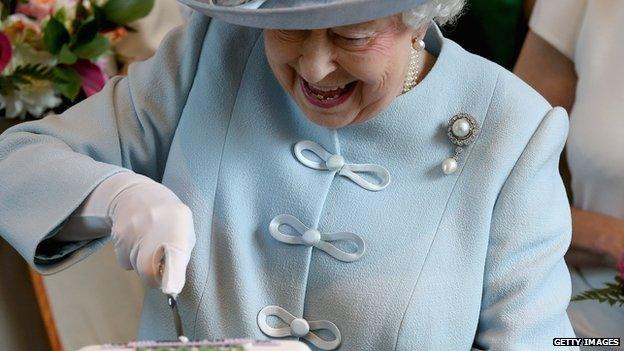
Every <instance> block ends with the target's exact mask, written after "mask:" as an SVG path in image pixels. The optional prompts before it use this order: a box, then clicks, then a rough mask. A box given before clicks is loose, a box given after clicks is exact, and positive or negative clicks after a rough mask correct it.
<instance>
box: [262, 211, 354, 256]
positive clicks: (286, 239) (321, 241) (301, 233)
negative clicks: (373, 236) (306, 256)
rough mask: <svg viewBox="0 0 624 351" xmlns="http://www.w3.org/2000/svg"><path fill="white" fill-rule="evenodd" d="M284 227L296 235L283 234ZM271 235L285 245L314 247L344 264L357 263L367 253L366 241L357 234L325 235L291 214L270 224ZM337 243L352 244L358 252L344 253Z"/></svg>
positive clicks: (281, 216) (280, 217) (282, 215)
mask: <svg viewBox="0 0 624 351" xmlns="http://www.w3.org/2000/svg"><path fill="white" fill-rule="evenodd" d="M282 226H288V227H291V228H292V229H293V230H294V232H295V233H296V234H295V235H290V234H287V233H284V232H282V230H281V229H280V228H281V227H282ZM269 233H271V236H272V237H273V238H274V239H275V240H278V241H281V242H283V243H284V244H289V245H305V246H312V247H314V248H317V249H319V250H321V251H324V252H326V253H327V254H328V255H330V256H332V257H333V258H335V259H337V260H340V261H343V262H353V261H356V260H358V259H360V257H362V255H364V252H365V251H366V244H365V243H364V240H363V239H362V238H361V237H360V236H359V235H357V234H354V233H348V232H341V233H331V234H323V233H321V232H320V231H318V230H316V229H314V228H308V227H307V226H306V225H305V224H303V223H302V222H301V221H300V220H298V219H297V218H296V217H295V216H292V215H289V214H281V215H279V216H277V217H275V218H273V219H272V220H271V223H269ZM336 241H347V242H351V243H352V244H353V245H355V247H356V248H357V250H356V251H355V252H347V251H343V250H342V249H339V248H338V247H337V246H335V245H334V244H332V242H336Z"/></svg>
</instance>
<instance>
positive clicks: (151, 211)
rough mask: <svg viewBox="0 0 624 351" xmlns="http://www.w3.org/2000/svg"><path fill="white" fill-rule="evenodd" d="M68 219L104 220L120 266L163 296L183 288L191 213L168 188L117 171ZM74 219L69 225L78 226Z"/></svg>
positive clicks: (63, 237) (191, 239)
mask: <svg viewBox="0 0 624 351" xmlns="http://www.w3.org/2000/svg"><path fill="white" fill-rule="evenodd" d="M72 217H75V218H83V219H84V218H94V217H95V218H99V217H104V218H106V219H107V221H108V223H109V226H110V228H111V230H110V233H111V236H112V240H113V244H114V248H115V253H116V255H117V261H118V262H119V264H120V265H121V266H122V267H123V268H124V269H128V270H130V269H134V270H135V271H136V272H137V273H138V274H139V277H141V279H142V280H143V282H144V283H145V284H147V285H148V286H151V287H160V288H161V289H162V291H163V292H164V293H165V294H173V295H177V294H179V293H180V292H181V291H182V288H183V287H184V282H185V275H186V267H187V265H188V263H189V260H190V258H191V251H192V250H193V247H194V246H195V230H194V227H193V216H192V213H191V210H190V209H189V208H188V207H187V206H186V205H185V204H183V203H182V202H181V201H180V199H179V198H178V197H177V196H176V195H175V194H174V193H173V192H172V191H171V190H169V189H168V188H167V187H165V186H164V185H162V184H160V183H157V182H155V181H153V180H152V179H150V178H148V177H145V176H142V175H139V174H136V173H133V172H122V173H118V174H115V175H113V176H111V177H109V178H108V179H106V180H104V181H103V182H102V183H101V184H100V185H98V187H97V188H96V189H95V190H93V192H92V193H91V194H90V195H89V197H88V198H87V199H86V200H85V201H84V202H83V205H82V206H81V207H80V208H79V209H78V210H77V211H76V214H74V215H73V216H72ZM75 222H76V221H74V224H73V225H70V226H69V227H73V228H76V227H77V226H76V225H75ZM72 232H74V233H76V232H77V231H76V230H73V231H72ZM83 233H84V232H83ZM70 235H75V234H70ZM83 235H84V234H83ZM68 236H69V235H68V234H67V233H65V234H62V235H61V240H68V239H69V238H68ZM82 239H84V238H82ZM161 261H162V262H163V263H164V266H162V272H159V268H160V265H161ZM160 273H162V276H161V274H160Z"/></svg>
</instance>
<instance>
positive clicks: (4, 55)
mask: <svg viewBox="0 0 624 351" xmlns="http://www.w3.org/2000/svg"><path fill="white" fill-rule="evenodd" d="M12 57H13V47H12V46H11V41H10V40H9V37H7V36H6V34H4V33H2V32H0V73H2V71H4V69H5V68H6V66H7V65H8V64H9V62H11V58H12Z"/></svg>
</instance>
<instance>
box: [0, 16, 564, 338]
mask: <svg viewBox="0 0 624 351" xmlns="http://www.w3.org/2000/svg"><path fill="white" fill-rule="evenodd" d="M427 44H428V45H427V47H428V48H429V50H431V51H432V52H433V53H434V54H436V55H438V60H437V62H436V64H435V66H434V67H433V69H432V70H431V72H430V73H429V74H428V75H427V77H426V78H425V79H424V80H423V82H422V83H421V84H419V85H418V86H417V87H416V88H414V89H413V90H412V91H410V92H409V93H407V94H405V95H402V96H400V97H398V98H397V99H396V100H395V101H394V102H393V104H392V105H391V106H390V107H389V108H388V109H387V110H386V111H385V112H383V113H381V114H380V115H379V116H377V117H376V118H374V119H372V120H371V121H369V122H366V123H364V124H361V125H356V126H349V127H345V128H341V129H338V130H330V129H326V128H322V127H319V126H317V125H315V124H313V123H312V122H310V121H309V120H307V119H306V117H305V116H304V115H303V114H302V113H301V112H300V111H299V110H298V108H297V106H296V105H295V104H294V102H293V101H292V100H291V99H290V97H289V96H288V94H287V93H285V92H284V91H283V90H282V89H281V87H280V86H279V84H278V83H277V81H276V80H275V78H274V76H273V74H272V72H271V70H270V68H269V66H268V64H267V62H266V59H265V55H264V46H263V40H262V36H261V31H259V30H255V29H249V28H243V27H236V26H232V25H228V24H224V23H222V22H217V21H213V22H212V23H210V20H209V19H208V18H206V17H202V16H201V15H194V17H193V19H192V21H191V23H190V24H189V25H188V28H187V29H186V30H178V31H176V32H174V33H173V34H171V35H170V36H169V37H168V39H167V40H166V41H165V43H164V44H163V46H162V48H161V49H160V50H159V52H158V53H157V55H156V56H155V57H154V58H152V59H150V60H148V61H147V62H145V63H140V64H136V65H133V66H132V67H131V69H130V73H129V76H128V77H127V78H115V79H113V80H112V81H111V82H110V83H109V84H108V85H107V86H106V88H105V89H104V90H103V91H102V92H101V93H100V94H98V95H96V96H95V97H93V98H91V99H89V100H87V101H86V102H84V103H82V104H79V105H78V106H76V107H74V108H72V109H71V110H69V111H68V112H66V113H64V114H63V115H60V116H54V117H48V118H45V119H44V120H42V121H37V122H32V123H27V124H22V125H19V126H17V127H14V128H13V129H11V130H9V131H7V132H6V133H4V134H3V135H2V136H1V137H0V179H1V180H2V182H1V183H0V200H1V201H0V233H1V234H2V236H3V237H4V238H5V239H6V240H7V241H8V242H10V243H11V244H12V245H13V246H14V247H15V248H16V249H17V250H18V251H19V252H20V253H21V254H22V255H23V256H24V257H25V258H26V259H27V260H28V261H30V262H33V263H34V265H35V266H36V267H37V268H38V269H39V270H40V271H42V272H46V273H53V272H56V271H58V270H60V269H63V268H65V267H67V266H69V265H71V264H73V263H75V262H77V261H79V260H80V259H82V258H84V257H85V256H86V255H88V254H90V253H91V252H93V251H94V250H96V249H97V248H98V247H100V246H101V242H99V241H92V242H80V243H75V244H74V245H69V246H64V247H62V248H59V245H58V243H55V242H54V240H53V239H52V240H47V241H45V243H44V244H41V245H39V248H38V251H37V255H35V251H36V248H37V246H38V244H39V243H40V242H41V241H42V240H43V239H44V238H46V237H48V238H49V237H51V236H52V235H53V234H54V233H55V232H56V230H57V229H58V228H59V226H60V225H62V223H63V221H64V220H65V219H66V218H67V217H68V216H69V215H70V214H71V213H72V212H73V211H74V210H75V209H76V208H77V207H78V206H79V205H80V203H81V202H82V201H83V200H84V199H85V197H86V196H87V195H88V194H89V193H90V192H91V191H92V189H93V188H94V187H96V186H97V185H98V184H99V183H100V182H101V181H102V180H103V179H105V178H107V177H109V176H110V175H112V174H114V173H116V172H119V171H120V170H121V169H122V168H121V167H125V168H130V169H133V170H134V171H135V172H140V173H143V174H146V175H148V176H150V177H152V178H153V179H156V180H159V181H162V182H163V184H165V185H166V186H168V187H169V188H171V189H172V190H173V191H174V192H175V193H176V194H177V195H178V196H179V197H180V198H181V199H182V201H184V202H185V203H186V204H188V205H189V206H190V207H191V209H192V210H193V213H194V218H195V228H196V233H197V246H196V247H195V250H194V253H193V258H192V260H191V263H190V266H189V269H188V276H187V285H186V287H185V290H184V291H183V293H182V295H181V297H180V304H181V312H182V319H183V324H184V327H185V331H186V333H187V334H188V336H189V337H191V338H221V337H238V336H240V337H255V338H266V336H265V335H264V334H263V333H262V332H261V331H260V329H259V327H258V323H257V316H258V313H259V311H260V310H261V309H263V308H264V307H265V306H269V305H275V306H279V307H281V308H283V309H285V310H287V311H288V312H289V313H290V314H292V315H293V316H295V317H299V318H304V319H306V320H308V321H312V320H325V321H330V322H332V323H334V324H335V325H336V326H337V328H338V329H339V331H340V334H341V336H342V344H341V346H340V348H339V349H340V350H417V349H418V350H420V349H422V350H425V349H428V350H469V349H470V348H471V347H473V346H474V347H475V348H479V349H492V350H503V349H504V350H546V349H551V348H554V347H553V338H554V337H572V336H573V332H572V329H571V327H570V323H569V320H568V317H567V315H566V307H567V305H568V301H569V298H570V277H569V273H568V271H567V269H566V266H565V263H564V261H563V254H564V252H565V251H566V250H567V248H568V245H569V243H570V232H571V230H570V213H569V207H568V202H567V199H566V194H565V191H564V188H563V185H562V182H561V180H560V177H559V173H558V169H557V166H558V160H559V154H560V152H561V149H562V147H563V144H564V140H565V138H566V133H567V129H568V122H567V116H566V114H565V112H564V111H563V110H562V109H552V108H551V106H550V105H549V104H548V103H547V102H546V101H545V100H544V99H543V98H542V97H540V96H539V95H538V94H537V93H536V92H534V91H533V90H532V89H531V88H529V87H528V86H527V85H525V84H524V83H522V82H521V81H520V80H519V79H517V78H516V77H514V76H513V75H512V74H511V73H509V72H507V71H505V70H504V69H502V68H500V67H498V66H496V65H495V64H493V63H490V62H488V61H486V60H484V59H482V58H480V57H477V56H474V55H471V54H469V53H467V52H466V51H464V50H463V49H461V48H460V47H459V46H457V45H456V44H455V43H453V42H451V41H449V40H446V39H443V38H442V37H441V36H440V34H439V32H438V31H437V29H436V28H434V29H432V30H430V31H429V33H428V36H427ZM459 112H464V113H468V114H470V115H472V116H474V118H475V119H476V120H477V122H478V123H479V125H480V126H481V129H482V130H481V134H480V136H479V137H478V139H477V140H476V141H475V142H474V143H473V144H472V145H470V146H468V147H467V148H466V150H465V151H464V154H463V155H462V159H461V161H460V164H459V170H458V171H457V172H456V173H454V174H452V175H448V176H445V175H444V174H443V173H442V171H441V169H440V165H441V162H442V161H443V160H444V159H446V158H448V157H449V156H451V155H452V154H453V151H454V146H453V145H452V144H451V143H450V142H449V140H448V138H447V136H446V127H445V125H446V122H447V121H448V120H449V119H450V118H451V117H452V116H453V115H455V114H457V113H459ZM302 140H310V141H314V142H316V143H318V144H319V145H321V146H322V147H323V148H325V149H326V150H327V151H328V152H330V153H332V154H340V155H342V156H343V157H344V158H345V159H346V161H347V163H355V164H363V163H372V164H378V165H381V166H383V167H385V168H386V169H387V170H388V171H389V173H390V176H391V179H392V181H391V183H390V185H389V186H388V187H387V188H386V189H384V190H382V191H378V192H373V191H368V190H365V189H364V188H362V187H361V186H359V185H357V184H356V183H354V182H353V181H351V180H350V179H349V178H347V177H344V176H340V175H337V174H336V173H335V172H331V171H321V170H315V169H311V168H308V167H306V166H304V165H303V164H302V163H301V162H299V160H298V159H297V158H295V157H294V153H293V146H294V145H295V144H296V143H297V142H299V141H302ZM281 214H290V215H293V216H295V217H296V218H298V219H299V220H300V221H301V222H302V223H303V224H305V225H306V226H307V227H310V228H318V230H319V231H321V232H322V233H335V232H343V231H344V232H351V233H355V234H357V235H358V237H360V238H362V239H363V240H364V242H365V243H366V251H365V252H364V254H363V255H362V257H360V258H359V259H358V260H356V261H354V262H350V263H346V262H343V261H340V260H337V259H335V258H334V257H332V256H330V255H328V254H327V253H326V252H324V251H322V250H320V249H318V248H313V247H310V246H305V245H287V244H284V243H282V242H280V241H278V240H276V239H274V238H273V236H271V234H270V233H269V223H270V222H271V220H272V219H273V218H274V217H276V216H278V215H281ZM93 303H97V301H93ZM78 308H79V306H78ZM317 334H319V335H324V334H323V333H322V332H318V333H317ZM328 336H330V337H331V335H328ZM173 337H174V328H173V323H172V317H171V312H170V311H169V310H168V307H167V306H166V303H165V299H164V297H163V295H162V294H161V293H160V292H159V291H157V290H150V291H148V292H147V294H146V299H145V304H144V308H143V316H142V325H141V332H140V338H142V339H146V338H155V339H162V338H173ZM556 349H557V350H561V349H564V348H561V347H559V348H556Z"/></svg>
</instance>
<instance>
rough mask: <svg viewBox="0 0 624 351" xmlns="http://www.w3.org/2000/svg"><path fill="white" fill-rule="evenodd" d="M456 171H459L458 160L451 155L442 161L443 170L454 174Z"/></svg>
mask: <svg viewBox="0 0 624 351" xmlns="http://www.w3.org/2000/svg"><path fill="white" fill-rule="evenodd" d="M455 171H457V160H455V159H454V158H452V157H449V158H447V159H446V160H444V162H442V172H444V174H446V175H449V174H453V173H455Z"/></svg>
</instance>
